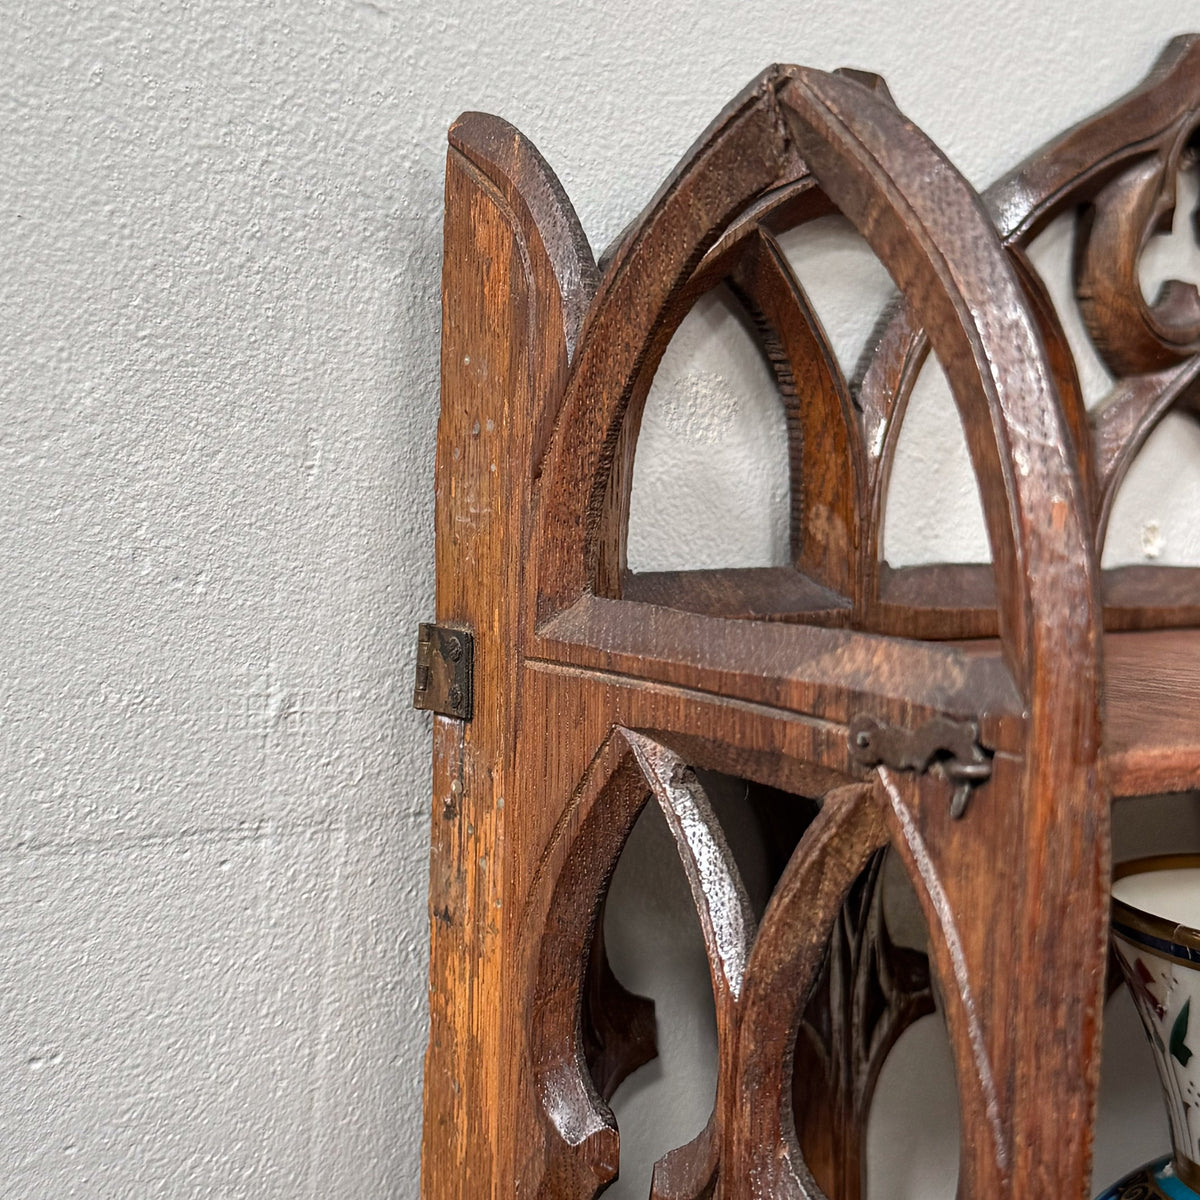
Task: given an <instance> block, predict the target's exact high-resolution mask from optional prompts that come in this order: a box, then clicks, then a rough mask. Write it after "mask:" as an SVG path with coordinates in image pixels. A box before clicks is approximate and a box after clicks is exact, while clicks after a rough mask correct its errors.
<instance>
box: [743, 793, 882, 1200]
mask: <svg viewBox="0 0 1200 1200" xmlns="http://www.w3.org/2000/svg"><path fill="white" fill-rule="evenodd" d="M886 843H887V832H886V829H885V827H884V825H883V822H882V819H881V813H880V809H879V806H878V804H876V803H874V802H872V788H871V787H870V785H854V786H851V787H847V788H845V789H842V790H840V791H837V792H834V793H831V794H830V795H829V796H827V797H826V799H825V803H824V805H823V807H822V809H821V812H820V814H819V815H818V817H817V819H816V820H815V821H814V822H813V824H812V825H811V826H810V827H809V829H808V831H807V832H806V833H805V834H804V836H803V838H801V840H800V844H799V845H798V846H797V847H796V850H795V852H794V854H793V855H792V859H791V861H790V862H789V863H788V866H787V869H786V870H785V871H784V874H783V878H782V879H781V880H780V881H779V885H778V886H777V888H776V889H775V892H774V894H773V895H772V897H771V900H770V902H769V904H768V905H767V910H766V912H765V913H764V914H763V919H762V923H761V926H760V929H759V936H758V938H757V940H756V941H755V944H754V948H753V950H752V951H751V954H750V964H749V969H748V970H747V974H746V989H745V993H744V995H743V1000H742V1004H741V1012H740V1014H739V1015H740V1020H739V1024H738V1044H737V1056H736V1059H735V1064H734V1071H735V1076H734V1081H733V1082H734V1086H733V1087H732V1088H730V1089H729V1093H728V1096H729V1101H728V1108H727V1109H726V1112H725V1120H724V1124H723V1130H722V1132H723V1148H722V1154H721V1160H722V1166H721V1174H722V1179H726V1178H728V1179H729V1180H730V1182H731V1186H730V1187H729V1189H728V1191H727V1192H726V1193H725V1194H726V1195H728V1196H730V1197H732V1196H735V1195H738V1194H739V1185H740V1188H741V1194H742V1195H745V1196H746V1197H748V1198H753V1200H818V1198H820V1197H822V1195H823V1193H822V1192H821V1189H820V1188H819V1187H818V1186H817V1183H816V1181H815V1179H814V1178H813V1176H812V1173H811V1171H810V1170H809V1168H808V1165H807V1163H806V1162H805V1161H804V1158H803V1155H802V1154H801V1153H798V1147H797V1145H796V1142H795V1134H794V1132H793V1131H792V1129H791V1105H792V1079H791V1067H792V1053H791V1051H792V1046H793V1043H794V1039H795V1037H796V1030H797V1027H798V1026H799V1024H800V1019H801V1015H802V1013H803V1011H804V1006H805V1003H806V1001H807V1000H808V997H809V994H810V992H811V990H812V988H813V987H814V986H815V984H816V981H817V975H818V973H819V971H820V969H821V964H822V960H823V959H824V957H825V954H826V943H827V941H828V938H829V934H830V931H831V929H832V927H833V924H834V922H835V920H836V919H837V917H838V915H839V913H840V911H841V907H842V901H843V900H844V899H845V896H846V894H847V892H848V891H849V890H850V887H851V885H852V884H853V883H854V881H855V879H856V878H857V877H858V875H859V872H860V871H862V869H863V868H864V867H865V866H866V865H867V862H868V861H869V859H870V858H871V856H872V854H874V853H875V851H877V850H878V849H879V848H880V847H882V846H883V845H885V844H886ZM843 1194H844V1193H843ZM850 1194H851V1195H853V1193H850Z"/></svg>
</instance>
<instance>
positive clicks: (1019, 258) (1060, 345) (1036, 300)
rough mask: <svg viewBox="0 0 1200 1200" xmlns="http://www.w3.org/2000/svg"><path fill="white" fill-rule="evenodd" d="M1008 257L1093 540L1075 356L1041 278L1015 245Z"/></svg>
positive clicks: (1087, 449) (1094, 492) (1089, 462)
mask: <svg viewBox="0 0 1200 1200" xmlns="http://www.w3.org/2000/svg"><path fill="white" fill-rule="evenodd" d="M1008 257H1009V261H1010V262H1011V263H1012V265H1013V267H1014V268H1015V269H1016V272H1017V278H1018V279H1020V281H1021V287H1022V289H1023V291H1024V293H1025V300H1026V302H1027V303H1028V305H1029V310H1030V312H1031V313H1032V314H1033V317H1034V320H1035V321H1036V322H1037V327H1038V332H1039V333H1040V334H1041V335H1042V343H1043V345H1044V346H1045V349H1046V358H1047V361H1048V362H1049V364H1050V371H1051V374H1052V375H1053V376H1054V380H1055V383H1056V384H1057V386H1058V402H1059V404H1060V405H1061V407H1062V412H1063V419H1064V420H1065V421H1066V425H1067V432H1068V433H1069V434H1070V435H1071V436H1070V438H1069V440H1068V442H1067V445H1066V446H1065V449H1066V451H1067V454H1068V455H1069V456H1070V457H1071V458H1072V459H1073V460H1074V462H1075V465H1076V468H1077V469H1078V472H1079V481H1080V483H1081V484H1082V485H1083V500H1084V512H1083V515H1084V519H1085V528H1086V529H1087V533H1088V537H1089V538H1090V539H1093V540H1094V537H1095V534H1094V530H1093V527H1092V521H1093V516H1094V514H1095V512H1096V509H1097V507H1098V504H1099V501H1098V495H1099V485H1098V481H1097V473H1096V464H1095V461H1094V458H1095V455H1094V451H1093V448H1092V431H1091V426H1090V425H1089V423H1088V412H1087V407H1086V405H1085V404H1084V402H1083V385H1082V384H1081V383H1080V382H1079V372H1078V370H1077V369H1076V367H1075V356H1074V354H1073V353H1072V351H1071V347H1070V344H1069V343H1068V342H1067V335H1066V332H1065V331H1064V330H1063V327H1062V322H1061V321H1060V320H1059V319H1058V312H1057V310H1056V309H1055V307H1054V301H1053V300H1051V298H1050V293H1049V291H1048V290H1047V289H1046V285H1045V283H1043V282H1042V277H1041V276H1040V275H1039V274H1038V273H1037V271H1035V270H1034V268H1033V264H1032V263H1031V262H1030V261H1029V259H1028V258H1027V257H1026V256H1025V252H1024V251H1023V250H1022V249H1021V248H1020V247H1019V246H1009V247H1008Z"/></svg>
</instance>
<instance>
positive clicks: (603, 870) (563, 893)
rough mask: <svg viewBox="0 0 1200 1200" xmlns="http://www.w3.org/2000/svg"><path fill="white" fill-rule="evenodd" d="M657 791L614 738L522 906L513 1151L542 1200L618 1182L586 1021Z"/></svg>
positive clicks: (614, 1140) (565, 817) (612, 1125)
mask: <svg viewBox="0 0 1200 1200" xmlns="http://www.w3.org/2000/svg"><path fill="white" fill-rule="evenodd" d="M649 790H650V789H649V787H648V785H647V782H646V779H645V776H644V774H643V772H642V770H641V769H640V767H639V765H638V763H637V761H636V760H635V758H634V755H633V753H632V751H631V749H630V747H629V744H628V742H627V740H626V739H625V738H624V736H623V734H622V733H621V732H620V731H617V732H614V733H613V734H612V735H611V736H610V737H609V738H608V739H607V740H606V742H605V743H604V745H603V746H602V747H601V748H600V751H599V753H598V754H597V755H596V757H595V758H594V759H593V760H592V762H591V764H590V766H589V768H588V772H587V775H586V777H585V778H584V780H583V781H582V783H581V785H580V787H579V789H578V790H577V791H576V793H575V795H574V796H573V797H572V799H571V802H570V803H569V804H568V806H567V807H566V808H565V809H564V811H563V813H562V816H561V817H560V819H559V822H558V825H557V828H556V831H555V836H554V838H553V840H552V842H551V844H550V846H549V847H548V848H547V851H546V853H545V854H544V855H543V857H542V859H541V861H540V862H539V865H538V870H537V873H536V874H535V876H534V879H533V883H532V886H531V888H530V889H529V892H528V894H527V895H526V898H525V901H524V904H523V907H522V912H521V926H522V932H523V934H524V937H523V939H522V943H521V944H522V945H523V947H524V974H525V978H524V980H523V983H524V987H525V991H524V994H523V995H521V996H520V999H521V1001H522V1008H523V1011H524V1012H525V1013H527V1014H528V1018H527V1019H528V1021H529V1024H530V1029H529V1039H528V1042H527V1045H526V1050H525V1053H526V1054H527V1055H528V1056H529V1061H528V1064H527V1066H526V1071H525V1072H524V1073H522V1076H521V1077H522V1078H523V1079H524V1081H525V1083H526V1086H527V1087H528V1088H529V1089H530V1090H531V1092H532V1099H533V1106H534V1111H533V1112H532V1113H527V1114H526V1115H527V1116H528V1117H530V1118H532V1121H531V1125H530V1127H529V1129H528V1132H527V1133H526V1134H525V1136H523V1137H522V1138H521V1139H520V1142H519V1144H518V1145H516V1146H515V1147H514V1150H515V1153H516V1155H517V1178H518V1179H519V1180H521V1181H523V1182H524V1183H525V1184H526V1186H528V1187H529V1188H530V1190H531V1191H532V1193H533V1194H534V1195H535V1196H537V1197H539V1198H540V1200H558V1198H559V1197H576V1196H578V1197H586V1198H588V1200H590V1197H591V1196H592V1195H594V1194H595V1193H597V1192H598V1191H599V1189H600V1188H602V1187H603V1186H604V1185H605V1184H606V1183H608V1182H610V1181H611V1180H612V1179H613V1177H614V1176H615V1175H616V1173H617V1169H618V1148H619V1137H618V1133H617V1127H616V1122H615V1120H614V1119H613V1115H612V1111H611V1110H610V1109H609V1107H608V1105H607V1103H605V1101H604V1100H603V1098H602V1097H601V1096H600V1094H599V1093H598V1092H597V1090H596V1088H595V1086H594V1084H593V1082H592V1080H591V1079H590V1078H589V1076H588V1072H587V1068H586V1058H585V1054H584V1052H583V1046H582V1044H581V1042H582V1030H581V1026H580V1020H579V1014H580V1005H581V1003H582V996H583V994H584V989H585V986H586V976H587V965H588V960H589V956H590V943H591V940H592V932H593V929H594V927H595V924H596V921H597V918H598V916H599V914H600V912H601V909H602V906H603V902H604V897H605V893H606V891H607V889H608V880H609V878H610V877H611V875H612V870H613V868H614V867H615V866H616V862H617V858H618V857H619V855H620V853H621V849H622V847H623V846H624V845H625V841H626V839H627V838H628V836H629V832H630V830H631V829H632V828H633V823H634V821H635V820H637V817H638V814H639V813H640V812H641V810H642V806H643V805H644V804H645V802H646V799H647V797H648V795H649ZM519 1115H520V1114H519V1113H517V1112H513V1113H512V1114H510V1119H511V1118H514V1117H519ZM518 1129H519V1126H518Z"/></svg>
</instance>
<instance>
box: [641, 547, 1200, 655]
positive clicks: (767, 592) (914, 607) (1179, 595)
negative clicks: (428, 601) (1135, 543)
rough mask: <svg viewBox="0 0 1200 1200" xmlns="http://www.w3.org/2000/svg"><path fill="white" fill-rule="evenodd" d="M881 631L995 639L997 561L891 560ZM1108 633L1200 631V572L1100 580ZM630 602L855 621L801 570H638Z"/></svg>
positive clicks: (1149, 567) (1135, 566) (1143, 569)
mask: <svg viewBox="0 0 1200 1200" xmlns="http://www.w3.org/2000/svg"><path fill="white" fill-rule="evenodd" d="M879 578H880V601H879V604H878V607H877V608H876V611H875V612H874V614H873V616H874V620H873V621H872V622H871V623H870V624H869V625H867V626H865V627H864V628H865V629H866V630H867V631H868V632H871V633H875V634H882V635H886V636H899V637H906V638H912V639H914V640H918V641H922V640H928V641H935V642H936V641H954V640H960V639H967V638H991V637H996V636H997V634H998V632H999V621H998V617H997V613H996V587H995V577H994V574H993V572H992V567H991V564H990V563H928V564H920V565H916V566H908V567H892V566H890V565H888V564H887V563H884V564H882V567H881V570H880V575H879ZM1100 589H1101V596H1102V599H1103V613H1104V629H1105V631H1106V632H1109V633H1116V632H1121V631H1127V630H1140V629H1192V628H1196V627H1200V567H1189V566H1158V565H1155V564H1152V563H1132V564H1129V565H1127V566H1120V567H1108V568H1105V569H1104V570H1103V571H1102V572H1101V575H1100ZM623 595H624V598H625V599H627V600H631V601H636V602H638V603H642V604H654V605H657V606H659V607H663V608H671V609H677V610H679V611H682V612H691V613H700V614H703V615H705V616H711V617H721V618H728V619H737V620H747V621H750V620H761V621H785V622H796V623H804V624H813V625H825V626H832V627H844V626H849V625H852V624H854V612H853V607H852V602H851V600H850V598H849V597H847V596H843V595H840V594H839V593H837V592H835V591H832V590H830V589H828V588H823V587H822V586H821V585H820V584H818V583H816V582H815V581H813V580H811V579H809V578H808V577H807V576H805V575H804V574H803V573H801V572H799V571H796V570H795V569H793V568H792V567H787V566H778V567H716V568H705V569H696V570H680V571H637V572H632V571H631V572H629V573H627V574H626V576H625V580H624V587H623Z"/></svg>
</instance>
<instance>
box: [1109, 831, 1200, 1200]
mask: <svg viewBox="0 0 1200 1200" xmlns="http://www.w3.org/2000/svg"><path fill="white" fill-rule="evenodd" d="M1112 894H1113V900H1112V943H1113V950H1114V951H1115V953H1116V956H1117V960H1118V962H1119V963H1120V964H1121V970H1122V971H1123V972H1124V974H1125V982H1126V983H1127V984H1128V985H1129V990H1130V992H1131V993H1132V994H1133V1002H1134V1005H1135V1006H1136V1007H1137V1010H1138V1014H1139V1015H1140V1016H1141V1018H1142V1024H1143V1026H1144V1027H1145V1029H1146V1036H1147V1037H1148V1038H1149V1039H1150V1045H1151V1047H1152V1048H1153V1050H1154V1061H1155V1065H1156V1066H1157V1067H1158V1075H1159V1079H1160V1080H1161V1082H1162V1087H1163V1095H1164V1098H1165V1100H1166V1104H1167V1115H1168V1117H1169V1119H1170V1124H1171V1145H1172V1148H1173V1150H1174V1153H1173V1154H1172V1155H1171V1157H1170V1158H1165V1159H1160V1160H1159V1161H1157V1162H1153V1163H1149V1164H1147V1165H1146V1166H1145V1167H1142V1168H1140V1169H1139V1170H1137V1171H1134V1172H1133V1173H1132V1174H1131V1175H1128V1176H1126V1177H1125V1178H1124V1179H1122V1180H1121V1182H1120V1183H1118V1184H1116V1185H1114V1186H1113V1187H1112V1188H1110V1189H1109V1190H1108V1191H1107V1192H1105V1193H1104V1195H1103V1196H1102V1197H1101V1200H1151V1198H1153V1197H1158V1196H1169V1197H1172V1198H1173V1200H1197V1198H1198V1197H1200V854H1186V855H1185V854H1175V855H1161V856H1158V857H1155V858H1139V859H1135V860H1133V861H1131V862H1126V863H1122V864H1121V865H1120V866H1118V867H1117V869H1116V871H1114V873H1113V889H1112Z"/></svg>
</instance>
